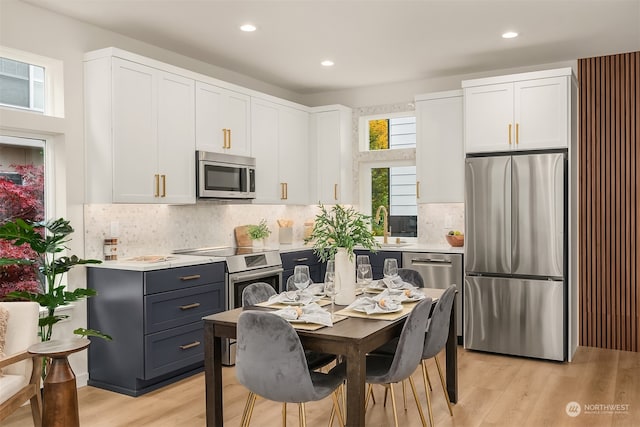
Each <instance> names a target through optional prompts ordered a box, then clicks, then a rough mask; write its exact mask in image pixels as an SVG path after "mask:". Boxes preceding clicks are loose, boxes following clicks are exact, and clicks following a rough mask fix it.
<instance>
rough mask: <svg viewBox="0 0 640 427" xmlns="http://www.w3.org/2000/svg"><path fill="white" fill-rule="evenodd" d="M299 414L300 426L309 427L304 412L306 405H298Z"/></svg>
mask: <svg viewBox="0 0 640 427" xmlns="http://www.w3.org/2000/svg"><path fill="white" fill-rule="evenodd" d="M298 413H299V417H300V421H299V423H298V424H299V425H300V427H307V418H306V416H305V411H304V403H298Z"/></svg>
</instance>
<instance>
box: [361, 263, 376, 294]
mask: <svg viewBox="0 0 640 427" xmlns="http://www.w3.org/2000/svg"><path fill="white" fill-rule="evenodd" d="M358 281H359V282H360V283H361V284H362V287H363V288H366V287H367V286H369V284H370V283H371V282H372V281H373V271H372V269H371V264H361V265H360V266H359V267H358Z"/></svg>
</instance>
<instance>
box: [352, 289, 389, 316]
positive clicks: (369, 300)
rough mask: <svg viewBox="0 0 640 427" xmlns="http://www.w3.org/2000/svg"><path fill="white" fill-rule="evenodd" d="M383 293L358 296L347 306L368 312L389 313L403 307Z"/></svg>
mask: <svg viewBox="0 0 640 427" xmlns="http://www.w3.org/2000/svg"><path fill="white" fill-rule="evenodd" d="M381 295H382V294H380V295H377V296H375V297H361V298H358V299H357V300H355V301H354V302H352V303H351V304H350V305H348V306H347V308H348V309H351V310H356V311H364V312H365V313H367V314H375V313H389V312H394V311H397V310H398V309H400V308H401V305H400V303H398V302H395V301H393V300H392V299H391V298H389V297H387V298H384V297H381Z"/></svg>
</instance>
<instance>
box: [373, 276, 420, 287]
mask: <svg viewBox="0 0 640 427" xmlns="http://www.w3.org/2000/svg"><path fill="white" fill-rule="evenodd" d="M381 282H382V283H384V285H385V286H386V287H387V288H389V289H414V288H415V286H413V285H412V284H411V283H407V282H405V281H403V280H402V278H401V277H400V276H394V277H385V278H384V279H382V280H381Z"/></svg>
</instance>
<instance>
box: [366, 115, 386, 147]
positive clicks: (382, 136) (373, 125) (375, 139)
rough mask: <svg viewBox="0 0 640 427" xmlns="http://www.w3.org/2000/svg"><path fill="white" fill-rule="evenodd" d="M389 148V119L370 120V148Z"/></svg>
mask: <svg viewBox="0 0 640 427" xmlns="http://www.w3.org/2000/svg"><path fill="white" fill-rule="evenodd" d="M388 149H389V120H388V119H380V120H369V150H388Z"/></svg>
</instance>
